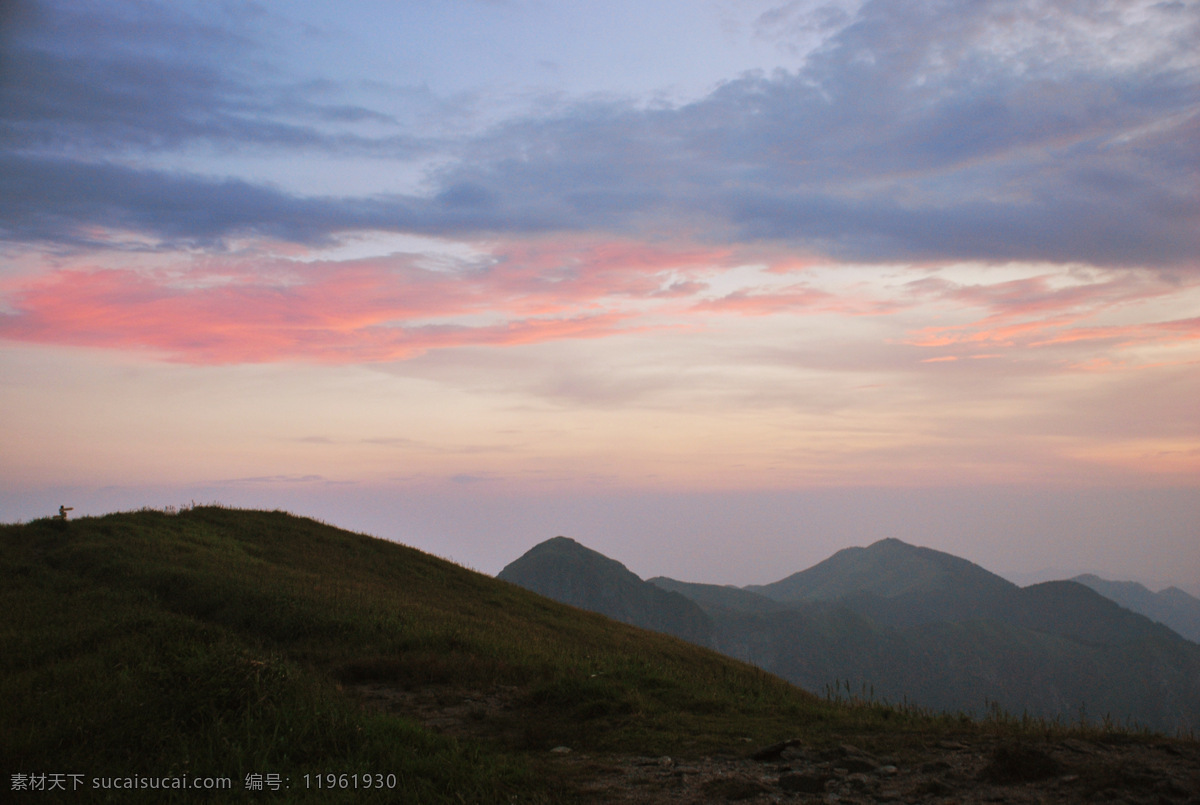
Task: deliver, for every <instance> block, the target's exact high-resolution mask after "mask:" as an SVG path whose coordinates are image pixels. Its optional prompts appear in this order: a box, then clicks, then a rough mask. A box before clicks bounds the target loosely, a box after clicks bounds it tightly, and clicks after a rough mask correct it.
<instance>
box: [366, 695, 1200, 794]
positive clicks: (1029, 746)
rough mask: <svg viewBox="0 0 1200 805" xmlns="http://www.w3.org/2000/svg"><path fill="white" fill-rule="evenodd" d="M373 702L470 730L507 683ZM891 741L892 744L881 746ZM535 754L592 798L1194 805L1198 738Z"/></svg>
mask: <svg viewBox="0 0 1200 805" xmlns="http://www.w3.org/2000/svg"><path fill="white" fill-rule="evenodd" d="M358 692H359V693H360V695H361V696H362V697H363V699H364V701H366V702H367V703H368V704H369V705H371V706H376V707H381V708H385V709H388V710H391V711H396V712H404V713H406V714H408V715H410V716H413V717H416V718H418V719H419V720H421V721H423V722H424V723H426V724H427V725H428V726H430V727H432V728H435V729H438V730H441V731H444V732H448V733H450V734H457V735H471V734H478V733H479V732H480V731H481V730H482V729H484V728H485V727H484V725H485V724H486V723H487V722H489V721H491V716H493V715H495V714H497V713H502V712H503V711H504V710H505V709H507V707H508V705H509V704H510V702H511V700H512V698H513V697H514V696H515V695H516V689H514V688H497V689H494V690H491V691H487V692H478V691H475V692H468V691H455V692H453V693H451V692H448V691H446V690H425V691H403V690H399V689H396V688H391V687H388V686H383V685H363V686H360V687H359V689H358ZM889 744H890V745H889ZM540 765H542V767H543V768H544V769H545V771H546V772H547V773H549V774H553V775H555V776H556V777H557V778H559V779H561V780H563V781H564V784H565V785H566V786H568V788H569V789H570V790H571V792H572V794H573V795H574V796H573V798H577V799H579V800H583V801H589V800H590V801H594V802H596V803H608V802H614V803H723V802H743V803H751V804H756V803H777V802H783V803H844V804H845V805H851V804H852V803H863V804H864V805H865V804H866V803H896V805H899V804H900V803H939V804H940V803H1113V804H1114V805H1116V803H1129V805H1142V803H1145V804H1146V805H1151V804H1153V805H1159V803H1162V804H1164V805H1167V804H1170V805H1174V803H1195V804H1196V805H1200V744H1197V743H1196V742H1185V741H1173V740H1167V739H1162V740H1151V741H1145V740H1142V739H1130V738H1127V737H1126V736H1122V735H1119V734H1116V735H1108V736H1097V737H1095V738H1092V739H1086V740H1085V739H1083V738H1055V739H1043V738H1036V739H1035V738H1027V739H1022V740H1019V741H1016V740H1014V739H1012V738H1011V737H1009V738H1003V737H999V736H992V735H986V734H980V733H979V732H978V731H974V732H969V733H968V732H964V733H963V734H961V735H955V736H952V737H951V738H947V737H946V736H941V737H939V738H936V739H934V738H930V739H928V740H923V739H921V738H919V737H913V736H911V735H909V736H872V737H870V738H867V737H865V736H864V737H863V739H862V741H857V740H856V741H855V743H853V744H851V743H842V744H836V745H830V746H810V745H806V744H805V743H803V742H801V741H799V740H794V741H785V742H783V743H779V744H776V745H774V746H770V747H766V748H764V749H759V750H757V751H754V750H752V749H751V748H747V751H746V753H745V755H742V756H738V755H730V756H724V757H705V758H687V759H681V758H672V757H637V756H631V755H618V754H604V755H600V754H592V753H587V752H579V751H575V750H573V749H572V748H571V747H566V746H560V747H554V748H553V749H551V750H550V751H549V752H547V753H546V756H545V758H544V759H543V760H542V761H541V762H540Z"/></svg>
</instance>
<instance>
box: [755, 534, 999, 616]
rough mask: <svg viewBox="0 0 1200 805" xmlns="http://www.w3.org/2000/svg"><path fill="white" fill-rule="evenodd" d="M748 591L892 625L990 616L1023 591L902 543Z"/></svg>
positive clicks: (837, 558)
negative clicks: (831, 606) (831, 605)
mask: <svg viewBox="0 0 1200 805" xmlns="http://www.w3.org/2000/svg"><path fill="white" fill-rule="evenodd" d="M746 589H747V590H749V591H752V592H756V593H759V594H761V595H765V596H767V597H769V598H772V599H774V600H776V601H782V602H796V601H836V602H839V603H841V604H842V605H844V606H847V607H849V608H851V609H853V610H855V611H856V612H859V613H861V614H863V615H865V616H867V617H870V618H872V619H873V620H876V621H878V622H880V623H884V624H887V625H890V626H897V627H904V626H913V625H916V624H919V623H936V622H940V621H961V620H970V619H974V618H982V617H991V616H993V615H995V614H996V612H997V611H998V610H999V609H1000V608H1002V607H1003V606H1004V602H1005V601H1006V599H1007V598H1008V597H1009V596H1011V595H1012V594H1013V593H1014V592H1015V591H1016V590H1017V589H1018V588H1017V586H1016V585H1015V584H1013V583H1012V582H1009V581H1006V580H1005V579H1003V578H1001V577H1000V576H997V575H996V574H995V573H990V572H988V571H987V570H984V569H983V568H982V567H980V566H979V565H976V564H973V563H971V562H968V561H967V560H966V559H960V558H959V557H957V556H953V555H951V554H948V553H942V552H941V551H935V550H932V549H931V548H918V547H916V546H913V545H909V544H907V543H905V542H901V541H900V540H898V539H885V540H880V541H879V542H876V543H874V544H872V545H870V546H868V547H866V548H846V549H844V550H841V551H838V552H837V553H835V554H834V555H833V556H831V557H829V558H828V559H826V560H825V561H824V562H821V563H819V564H817V565H814V566H813V567H810V568H809V569H808V570H802V571H800V572H799V573H793V574H792V575H790V576H788V577H787V578H785V579H782V580H780V581H777V582H775V583H773V584H766V585H763V586H760V587H747V588H746Z"/></svg>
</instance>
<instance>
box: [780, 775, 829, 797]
mask: <svg viewBox="0 0 1200 805" xmlns="http://www.w3.org/2000/svg"><path fill="white" fill-rule="evenodd" d="M828 779H829V778H828V777H827V776H826V775H824V774H785V775H783V776H782V777H780V778H779V787H780V788H782V789H783V790H784V791H789V792H791V793H794V794H820V793H821V792H822V791H824V790H825V781H826V780H828Z"/></svg>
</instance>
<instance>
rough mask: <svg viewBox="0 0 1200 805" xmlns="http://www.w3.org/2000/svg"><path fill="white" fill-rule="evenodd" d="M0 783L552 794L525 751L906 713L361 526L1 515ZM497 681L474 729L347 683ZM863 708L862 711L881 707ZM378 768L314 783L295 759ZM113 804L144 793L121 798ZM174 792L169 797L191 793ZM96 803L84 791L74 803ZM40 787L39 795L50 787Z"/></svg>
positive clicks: (856, 725) (714, 747)
mask: <svg viewBox="0 0 1200 805" xmlns="http://www.w3.org/2000/svg"><path fill="white" fill-rule="evenodd" d="M0 578H2V580H3V584H2V585H0V607H2V608H3V612H4V613H5V614H4V617H3V619H2V620H0V701H3V702H5V706H4V707H3V708H0V761H2V763H0V766H2V767H3V768H2V771H3V772H4V773H5V774H6V781H5V783H6V784H7V782H8V780H7V775H12V774H26V773H47V772H49V773H79V774H84V775H86V779H87V780H89V781H90V780H91V778H93V777H98V776H104V775H116V776H119V777H129V776H134V775H156V776H183V775H189V776H190V777H191V778H197V777H200V776H203V775H214V776H224V777H228V778H230V779H231V780H232V785H233V792H232V793H230V794H229V795H228V798H223V799H222V801H228V799H233V800H236V799H238V798H239V797H244V798H246V799H247V800H249V799H254V800H255V801H259V800H258V799H256V797H261V796H263V794H261V793H246V792H244V790H243V786H244V781H245V779H246V776H247V775H251V774H263V775H266V774H279V775H280V780H281V784H284V785H287V784H290V789H289V790H288V795H287V796H288V800H289V801H294V800H303V799H305V798H310V799H312V800H313V801H323V802H324V801H331V799H332V800H333V801H337V796H341V797H342V798H343V799H344V801H347V802H348V801H354V802H363V801H368V802H369V801H395V800H396V799H398V798H399V799H400V800H401V801H420V802H442V801H445V802H451V801H453V802H461V801H467V802H496V801H507V800H508V799H509V797H510V796H515V795H520V797H521V800H522V801H530V799H532V800H533V801H539V800H540V801H547V802H549V801H559V800H561V799H562V798H563V792H561V791H555V790H553V786H554V785H555V784H554V783H552V782H550V781H549V780H548V779H547V777H546V776H545V775H541V774H538V773H537V772H536V763H534V766H531V762H532V761H531V758H534V759H536V758H538V757H541V756H542V755H543V754H544V753H545V752H546V751H547V750H549V749H551V748H553V747H555V746H557V745H560V744H565V745H569V746H571V747H574V748H576V749H577V750H589V751H596V752H604V751H623V752H639V753H644V754H649V755H651V756H653V755H658V754H665V753H671V754H674V755H680V756H687V755H689V754H690V755H700V754H703V753H708V752H713V751H726V750H728V749H729V748H730V747H736V748H737V750H738V751H743V752H744V751H746V750H747V748H752V747H755V746H761V745H764V744H767V743H770V742H773V741H778V740H781V739H783V738H796V737H806V738H807V739H809V740H813V741H818V742H820V741H822V740H824V741H829V740H835V739H836V736H837V735H841V734H844V733H845V732H847V731H854V730H868V731H870V730H874V729H881V728H883V727H886V728H887V729H889V730H892V729H895V727H894V726H893V725H895V724H897V723H898V722H901V721H904V722H905V723H907V724H908V725H909V726H908V727H902V729H906V728H911V729H926V728H927V727H926V726H925V724H926V722H925V721H924V720H922V719H920V718H917V717H915V716H913V717H907V721H906V720H905V718H906V717H902V714H896V713H891V712H885V711H883V710H882V708H878V707H849V708H848V707H839V706H834V705H831V704H829V703H826V702H823V701H820V700H817V699H816V698H814V697H812V696H810V695H808V694H806V693H804V692H802V691H800V690H799V689H797V688H795V687H793V686H791V685H788V684H786V683H784V682H783V681H781V680H780V679H778V678H776V677H774V676H771V675H769V674H766V673H764V672H762V671H759V670H757V669H755V668H753V667H751V666H748V665H744V664H741V663H739V662H736V661H733V660H730V659H727V658H725V657H722V656H720V655H718V654H715V653H713V652H710V651H707V650H704V649H701V648H698V647H695V646H692V645H689V644H687V643H684V642H682V641H680V640H677V639H674V638H671V637H668V636H665V635H658V634H652V633H649V632H645V631H642V630H639V629H636V628H633V627H630V626H626V625H624V624H621V623H616V622H614V621H611V620H608V619H606V618H603V617H601V616H598V615H594V614H590V613H585V612H582V611H580V610H577V609H573V608H571V607H567V606H564V605H560V604H557V603H555V602H552V601H550V600H548V599H545V598H542V597H540V596H537V595H534V594H532V593H530V592H527V591H525V590H523V589H520V588H518V587H516V586H514V585H511V584H508V583H505V582H502V581H498V580H496V579H493V578H490V577H487V576H484V575H482V574H479V573H475V572H471V571H468V570H466V569H463V568H461V567H458V566H456V565H454V564H451V563H449V562H446V561H443V560H441V559H437V558H435V557H433V556H429V555H427V554H424V553H421V552H419V551H416V550H413V549H410V548H406V547H404V546H401V545H398V544H395V543H391V542H387V541H384V540H380V539H373V538H370V537H366V536H362V535H358V534H352V533H348V532H345V531H341V530H338V529H336V528H333V527H330V526H328V525H324V524H321V523H318V522H315V521H312V520H306V519H301V518H297V517H294V516H291V515H288V514H286V513H282V512H258V511H238V510H230V509H224V508H219V507H202V508H193V509H190V510H186V511H181V512H179V513H163V512H157V511H141V512H133V513H122V514H112V515H108V516H105V517H98V518H82V519H79V520H75V521H70V522H61V521H56V520H38V521H34V522H31V523H28V524H25V525H6V526H0ZM367 684H376V685H384V686H390V687H391V688H393V689H395V690H399V691H403V690H415V689H426V688H435V689H441V690H445V691H448V692H450V693H452V694H454V693H460V692H462V691H487V690H491V689H495V688H496V687H497V686H503V687H504V689H505V690H508V691H510V693H511V696H510V698H511V699H512V703H511V706H510V707H509V708H507V709H506V710H505V712H504V713H502V714H500V715H498V716H496V722H495V723H491V722H490V721H488V720H487V719H490V718H491V716H486V717H481V719H482V723H481V724H480V725H479V729H478V730H477V732H478V733H479V735H480V736H481V737H480V738H479V739H476V740H466V739H456V738H453V737H448V736H446V735H442V734H438V733H435V732H431V731H430V730H428V729H426V728H424V727H422V726H421V725H420V724H419V723H418V722H417V721H416V720H415V719H410V718H406V717H404V714H403V713H400V714H396V713H389V712H379V711H376V710H373V709H371V708H366V707H364V706H363V701H362V697H361V695H360V691H361V689H362V687H363V686H364V685H367ZM881 713H882V715H881ZM327 772H336V773H344V774H350V775H353V774H360V775H362V774H371V775H375V774H381V773H382V774H393V775H395V780H396V785H397V786H398V788H397V789H388V790H383V791H379V790H376V791H369V790H368V791H364V790H362V789H361V786H360V790H357V791H353V790H351V791H345V792H338V791H333V792H331V791H329V790H327V789H326V790H318V789H316V788H315V778H313V777H311V776H310V777H309V778H307V787H306V781H305V775H317V774H324V773H327ZM109 793H110V794H112V800H113V801H123V802H124V801H139V800H138V797H139V795H144V796H141V801H146V802H156V801H163V795H162V792H146V791H142V792H133V793H132V794H131V793H130V792H128V791H125V792H119V794H120V795H119V796H118V795H117V793H113V792H109ZM188 793H190V792H185V793H182V794H178V795H177V797H176V798H177V799H179V800H180V801H189V800H188V796H187V794H188ZM89 797H90V798H92V799H103V798H104V793H103V792H94V791H93V792H83V793H82V794H77V795H74V796H72V798H71V799H72V801H79V800H80V799H85V800H86V799H88V798H89ZM48 801H49V800H48Z"/></svg>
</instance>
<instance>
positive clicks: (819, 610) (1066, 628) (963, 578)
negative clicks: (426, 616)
mask: <svg viewBox="0 0 1200 805" xmlns="http://www.w3.org/2000/svg"><path fill="white" fill-rule="evenodd" d="M542 551H544V552H545V553H546V554H547V557H548V558H546V559H544V560H542V562H541V563H538V564H535V563H526V562H525V560H526V558H527V557H529V556H530V555H533V554H535V553H539V552H542ZM558 554H564V555H566V556H568V557H570V560H569V561H563V560H562V559H561V558H553V557H556V555H558ZM518 564H522V565H523V567H522V573H523V574H524V575H523V579H524V584H525V585H526V586H528V587H529V588H530V589H535V590H537V591H539V592H542V593H543V594H546V595H548V596H550V597H553V598H556V599H558V600H562V601H567V602H569V603H572V604H574V605H576V606H581V607H584V608H593V609H596V611H601V612H603V611H605V610H603V609H600V608H599V606H598V605H596V604H595V602H600V603H601V604H603V605H605V606H608V607H610V608H613V607H614V602H620V603H619V606H620V607H623V609H620V610H616V611H620V612H622V613H624V614H623V617H624V618H625V619H628V618H629V617H631V615H630V613H631V612H633V611H636V612H637V616H638V617H639V618H641V621H642V622H643V623H646V624H648V623H654V622H657V623H660V624H661V623H664V622H668V621H669V620H670V619H671V618H673V617H677V616H676V615H674V614H673V613H675V612H677V611H678V610H677V609H674V608H672V609H671V610H665V611H663V612H662V613H660V614H655V610H654V607H655V606H657V603H656V602H658V601H660V600H663V599H659V598H656V597H652V596H646V595H645V592H644V587H643V586H642V585H644V584H646V583H645V582H642V581H641V580H640V579H638V578H637V576H635V575H634V574H632V573H630V572H629V571H628V570H627V569H626V568H625V567H624V566H623V565H620V564H619V563H616V562H613V561H612V560H608V559H605V558H604V557H602V556H600V555H599V554H596V553H595V552H593V551H589V550H588V549H586V548H583V547H582V546H579V545H578V544H577V543H574V542H571V541H569V540H552V541H551V542H550V543H543V545H541V546H538V548H536V549H535V550H534V551H531V552H530V554H527V555H526V557H523V558H522V559H521V560H518V562H515V563H514V565H513V566H516V565H518ZM513 566H510V567H513ZM505 572H506V573H507V572H508V570H507V569H506V571H505ZM606 581H610V582H611V583H612V584H613V587H612V590H611V592H610V593H609V594H608V595H607V596H606V595H604V594H603V593H602V592H601V589H600V588H601V587H602V585H603V584H604V583H606ZM652 581H653V584H655V585H658V586H659V587H661V588H662V589H663V590H664V591H670V592H672V593H677V594H679V595H682V596H686V597H688V598H689V599H691V601H693V602H695V604H696V605H697V606H698V607H700V608H701V609H703V611H704V613H705V614H706V615H707V618H708V624H709V627H708V629H707V631H706V632H705V637H704V643H703V645H706V646H709V647H711V648H715V649H716V650H718V651H721V652H722V653H725V654H728V655H730V656H732V657H736V658H738V659H742V660H746V661H748V662H751V663H754V664H755V665H758V666H759V667H762V668H764V669H766V670H769V671H771V672H773V673H776V674H779V675H780V676H783V677H784V678H786V679H788V680H791V681H792V682H795V683H796V684H798V685H801V686H802V687H805V688H807V689H809V690H812V691H814V692H817V693H821V692H823V691H825V690H827V689H829V688H830V687H832V686H834V685H836V684H839V683H840V684H842V685H845V684H846V683H847V682H849V684H850V686H851V687H852V689H854V690H856V691H868V692H870V693H871V694H873V695H874V696H875V697H878V698H885V699H887V700H889V701H894V702H898V701H908V702H911V703H914V704H917V705H920V706H923V707H930V708H934V709H936V710H944V711H959V710H962V711H967V712H974V713H982V712H984V711H985V710H986V709H987V708H988V707H991V706H996V705H998V706H1000V707H1002V708H1004V709H1005V710H1007V711H1009V712H1013V713H1018V714H1019V713H1025V712H1028V713H1030V714H1034V715H1039V716H1046V717H1055V718H1067V719H1078V718H1080V717H1088V718H1093V719H1099V718H1105V717H1108V718H1111V719H1114V720H1116V721H1118V722H1121V723H1139V724H1143V725H1148V726H1152V727H1154V728H1157V729H1162V730H1167V731H1174V730H1177V729H1195V728H1196V726H1197V725H1200V650H1198V649H1200V647H1198V646H1196V645H1195V644H1192V643H1189V642H1188V641H1186V640H1183V639H1182V638H1180V637H1179V636H1178V635H1176V634H1174V633H1173V632H1171V631H1170V630H1169V629H1167V628H1165V627H1163V626H1161V625H1159V624H1155V623H1153V622H1151V621H1150V620H1148V619H1147V618H1145V617H1143V616H1141V615H1138V614H1136V613H1133V612H1130V611H1129V610H1126V609H1123V608H1122V607H1119V606H1117V605H1116V604H1114V603H1113V602H1112V601H1109V600H1108V599H1106V598H1104V597H1102V596H1100V595H1098V594H1096V593H1095V592H1093V591H1092V590H1090V589H1088V588H1087V587H1084V586H1083V585H1080V584H1076V583H1074V582H1053V583H1048V584H1040V585H1035V586H1033V587H1028V588H1024V589H1022V588H1020V587H1017V586H1016V585H1014V584H1011V583H1010V582H1008V581H1006V580H1004V579H1002V578H1000V577H999V576H997V575H995V574H993V573H990V572H988V571H987V570H985V569H983V568H981V567H979V566H978V565H975V564H972V563H971V562H968V561H966V560H963V559H960V558H958V557H955V556H952V555H950V554H946V553H943V552H940V551H934V550H930V549H927V548H919V547H915V546H912V545H907V544H906V543H904V542H901V541H899V540H883V541H880V542H877V543H875V544H873V545H871V546H869V547H867V548H851V549H847V550H843V551H839V552H838V553H837V554H835V555H834V556H832V557H830V559H828V560H826V561H824V562H822V563H820V564H818V565H816V566H814V567H813V568H810V569H809V570H805V571H801V572H799V573H795V574H792V575H791V576H788V577H787V578H785V579H783V580H782V581H779V582H776V583H774V584H769V585H763V586H759V587H749V588H745V589H738V588H734V587H726V586H719V585H711V584H691V583H687V582H680V581H676V580H673V579H668V578H662V577H660V578H656V579H654V580H652ZM589 602H593V603H589ZM635 602H636V609H635V607H634V603H635ZM659 628H661V627H659ZM693 634H694V632H693ZM691 639H695V638H691Z"/></svg>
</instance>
